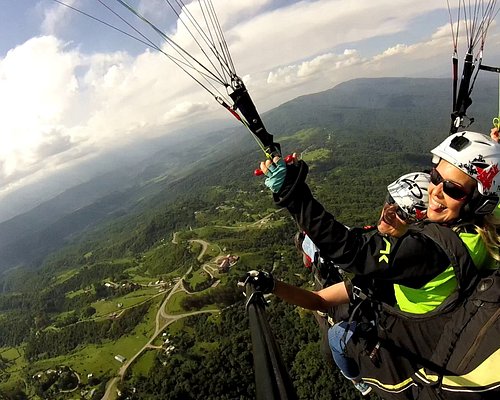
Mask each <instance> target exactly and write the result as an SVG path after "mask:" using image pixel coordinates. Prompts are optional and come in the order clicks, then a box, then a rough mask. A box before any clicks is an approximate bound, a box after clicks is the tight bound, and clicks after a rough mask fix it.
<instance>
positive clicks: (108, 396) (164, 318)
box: [102, 233, 220, 400]
mask: <svg viewBox="0 0 500 400" xmlns="http://www.w3.org/2000/svg"><path fill="white" fill-rule="evenodd" d="M174 241H175V242H174ZM190 242H197V243H199V244H201V251H200V254H199V255H198V261H201V260H202V259H203V256H204V255H205V253H206V251H207V249H208V246H209V245H210V243H208V242H206V241H205V240H201V239H193V240H190ZM172 243H176V233H174V237H173V239H172ZM192 269H193V268H192V267H190V268H189V269H188V271H187V272H186V273H185V274H184V275H183V276H182V277H181V278H180V279H179V281H178V282H177V283H176V284H175V285H174V286H173V287H172V290H170V292H169V294H168V295H167V297H165V300H164V301H163V302H162V304H161V305H160V308H159V309H158V312H157V313H156V322H155V325H156V326H155V331H154V333H153V335H152V336H151V337H150V339H149V340H148V342H147V343H146V344H145V345H144V346H143V347H142V348H141V349H140V350H139V351H138V352H137V353H135V354H134V355H133V356H132V357H130V359H128V360H127V362H126V363H125V364H123V365H122V366H121V368H120V369H119V371H118V375H117V376H115V377H114V378H112V379H111V380H110V381H108V384H107V385H106V392H105V393H104V396H103V397H102V400H115V399H116V398H117V394H116V386H117V384H118V382H119V381H121V380H122V379H123V377H124V376H125V373H126V372H127V369H128V368H129V367H130V365H132V363H133V362H134V361H135V360H136V359H137V358H138V357H139V356H140V355H141V354H142V353H143V352H144V351H145V350H146V349H148V348H158V346H154V345H153V344H152V343H153V342H154V340H155V339H156V338H157V337H158V335H159V334H160V333H161V332H163V331H164V330H165V328H167V327H168V326H169V325H170V324H171V323H173V322H175V321H177V320H179V319H181V318H185V317H189V316H192V315H197V314H204V313H220V310H219V309H212V310H203V311H192V312H188V313H183V314H167V313H166V311H165V309H166V306H167V303H168V302H169V300H170V299H171V297H172V296H173V295H174V294H175V293H177V292H179V291H181V290H182V291H185V289H184V286H183V285H182V280H183V279H184V278H185V277H186V276H187V275H189V274H190V273H191V271H192Z"/></svg>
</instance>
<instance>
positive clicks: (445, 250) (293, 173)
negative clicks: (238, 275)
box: [261, 132, 500, 388]
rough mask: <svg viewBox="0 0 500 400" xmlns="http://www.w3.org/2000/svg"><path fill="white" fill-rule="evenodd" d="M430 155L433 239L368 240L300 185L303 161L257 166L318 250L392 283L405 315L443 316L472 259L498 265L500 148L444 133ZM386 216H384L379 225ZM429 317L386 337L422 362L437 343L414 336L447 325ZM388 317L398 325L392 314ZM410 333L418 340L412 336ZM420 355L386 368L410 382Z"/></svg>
mask: <svg viewBox="0 0 500 400" xmlns="http://www.w3.org/2000/svg"><path fill="white" fill-rule="evenodd" d="M432 154H433V155H434V158H433V162H434V163H435V168H434V169H433V170H432V173H431V184H430V185H429V207H428V209H427V218H428V220H429V221H432V222H435V223H437V225H436V224H431V225H432V226H434V228H439V229H438V230H439V232H438V235H437V236H434V237H432V236H426V235H421V234H420V233H419V232H411V231H410V232H409V233H407V234H405V235H403V236H401V237H400V238H394V237H389V236H386V237H384V236H382V235H373V237H371V238H370V240H366V238H364V237H362V236H361V235H360V234H359V233H357V232H353V231H351V230H349V229H347V228H346V227H345V226H344V225H343V224H341V223H339V222H338V221H336V219H335V218H334V216H333V215H331V214H330V213H328V212H327V211H326V210H325V209H324V208H323V206H322V205H321V204H320V203H318V202H317V201H316V200H315V199H314V197H313V196H312V194H311V192H310V190H309V188H308V187H307V185H306V184H305V182H304V180H305V176H306V175H307V166H306V165H305V164H304V163H303V162H296V163H294V164H292V165H285V164H284V163H283V161H282V160H280V159H275V160H274V163H271V162H270V161H269V160H268V161H266V162H264V163H261V169H262V171H263V172H264V173H265V174H266V176H267V179H266V185H267V186H268V187H269V188H271V190H272V191H273V193H274V199H275V201H276V203H277V204H278V205H279V206H283V207H286V208H287V209H288V210H289V212H290V213H291V215H292V216H293V217H294V219H295V220H296V221H297V223H298V225H299V226H300V228H301V229H302V230H304V231H306V232H307V234H308V235H309V236H310V237H311V239H312V240H313V241H314V243H315V244H316V245H317V246H318V248H319V249H320V251H321V253H322V255H324V256H326V257H328V258H330V259H333V260H334V262H335V263H336V264H338V265H339V266H340V267H341V268H342V269H344V270H347V271H350V272H354V273H356V274H358V275H362V276H368V277H371V278H373V279H375V280H378V281H382V282H390V283H392V284H394V291H395V296H396V300H397V305H398V307H399V309H400V310H402V311H404V312H405V313H406V314H407V315H415V316H418V315H424V316H425V315H430V316H434V315H436V314H438V313H439V312H440V313H441V314H442V315H444V314H445V311H446V312H448V310H447V308H446V307H447V306H448V304H450V302H451V300H454V299H456V298H458V297H464V296H466V295H467V294H468V293H470V291H471V290H472V289H473V286H474V282H476V275H475V274H476V272H477V271H476V270H475V267H474V264H475V266H476V267H477V268H478V269H488V268H497V267H498V260H499V259H500V257H499V254H498V248H499V244H500V239H499V234H498V227H499V220H498V218H497V217H495V215H494V211H495V209H496V207H497V205H498V202H499V193H500V174H499V163H500V146H499V145H498V143H496V142H495V141H494V140H492V139H491V138H489V137H486V136H485V135H481V134H479V133H475V132H460V133H456V134H454V135H451V136H449V137H448V138H447V139H446V140H444V141H443V142H442V143H441V144H440V145H439V146H437V147H436V148H435V149H433V150H432ZM388 221H389V219H387V218H386V217H384V215H382V218H381V225H382V224H383V223H386V222H388ZM426 226H429V225H426ZM442 226H446V227H450V228H452V229H454V230H456V231H457V233H458V234H459V236H460V239H462V241H463V243H464V244H465V246H466V247H467V250H468V253H469V254H470V258H472V260H473V261H474V264H472V262H471V261H470V258H469V257H468V256H467V252H465V251H464V253H465V255H463V254H461V255H459V256H458V257H457V256H456V254H459V253H460V251H461V250H460V247H463V246H459V245H457V243H456V242H454V244H452V245H450V246H448V245H443V244H450V243H448V242H449V241H450V240H451V241H453V240H454V238H453V236H455V235H452V236H449V234H448V232H449V230H448V229H446V228H441V227H442ZM434 228H433V229H434ZM447 235H448V236H447ZM455 240H456V239H455ZM449 249H452V251H449ZM454 253H456V254H454ZM457 259H459V261H460V262H458V261H457ZM450 263H451V264H450ZM280 287H281V284H278V285H277V286H276V291H277V292H278V293H279V294H282V295H283V297H284V298H285V299H286V296H287V294H286V293H285V292H286V291H287V290H288V289H289V288H285V289H283V293H281V289H280ZM347 289H348V288H346V286H342V285H338V286H336V287H335V288H332V289H331V290H330V291H329V294H330V295H331V297H330V299H329V301H330V302H331V304H335V303H336V302H343V301H345V298H346V297H348V290H347ZM287 300H288V301H289V300H291V299H287ZM314 306H316V305H314ZM429 318H430V317H429ZM429 318H427V319H423V318H416V319H415V320H418V323H417V325H416V327H415V326H413V327H412V329H413V331H418V332H417V333H412V332H408V337H409V338H410V339H415V340H413V341H410V342H409V341H408V340H406V339H407V338H406V337H392V338H391V339H392V341H393V344H395V345H396V347H397V346H399V348H401V347H403V348H405V349H406V350H408V349H410V350H411V351H410V352H411V353H412V355H415V353H418V354H420V356H421V359H422V360H424V361H425V359H426V358H428V357H430V356H431V355H432V354H433V351H434V344H435V343H433V339H432V338H431V339H429V338H424V339H425V340H421V341H419V339H420V338H421V337H425V335H427V334H428V333H429V334H434V335H436V333H437V334H438V335H439V332H440V331H441V330H442V329H444V327H445V325H446V323H447V320H446V318H445V317H441V318H439V319H436V321H435V322H436V325H435V326H434V327H433V326H429V324H428V321H429ZM391 321H392V322H391V323H393V324H395V325H397V324H398V321H397V319H396V320H391ZM421 321H423V322H422V323H421ZM400 325H401V324H400ZM403 325H404V324H403ZM403 328H404V326H403ZM417 328H418V329H417ZM432 328H434V329H432ZM432 330H434V332H431V331H432ZM412 334H414V335H416V337H413V338H412V337H411V335H412ZM422 360H417V361H415V360H410V361H408V362H407V363H406V364H405V367H404V368H399V370H398V368H397V367H398V365H396V366H395V368H393V370H392V371H391V373H392V374H393V375H394V376H396V375H398V374H399V376H396V378H397V379H399V381H402V380H405V379H406V381H407V382H409V383H410V384H411V378H410V377H411V374H412V373H413V372H414V368H416V365H417V364H418V362H421V361H422ZM389 361H391V360H387V362H389ZM401 362H402V363H404V361H401ZM443 363H444V364H446V362H445V361H443ZM405 374H406V375H405ZM396 378H394V379H396ZM400 388H401V387H400Z"/></svg>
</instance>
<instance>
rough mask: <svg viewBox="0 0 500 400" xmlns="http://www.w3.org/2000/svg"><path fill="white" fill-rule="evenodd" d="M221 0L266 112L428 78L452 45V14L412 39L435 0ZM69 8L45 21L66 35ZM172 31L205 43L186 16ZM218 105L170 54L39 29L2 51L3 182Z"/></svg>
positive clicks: (241, 61) (493, 39)
mask: <svg viewBox="0 0 500 400" xmlns="http://www.w3.org/2000/svg"><path fill="white" fill-rule="evenodd" d="M157 1H158V0H156V1H153V2H150V1H144V0H143V1H141V3H140V7H141V11H142V12H144V13H145V14H146V15H152V14H151V13H152V12H153V11H154V9H156V7H157V6H158V5H157ZM71 3H72V4H79V5H82V4H86V3H84V2H80V3H76V2H71ZM162 3H163V2H162ZM214 5H215V8H216V10H217V14H218V16H219V19H220V21H221V24H222V27H223V30H224V32H225V34H226V39H227V42H228V45H229V47H230V50H231V54H232V56H233V60H234V62H235V64H236V68H237V72H240V73H244V74H245V76H244V78H243V79H244V81H245V83H246V84H247V86H248V88H249V90H250V93H251V94H252V97H253V98H254V100H255V103H256V106H257V108H258V109H259V110H260V111H265V110H266V109H268V108H270V107H273V106H276V105H278V104H279V103H281V102H283V101H286V100H289V99H291V98H293V97H296V96H298V95H302V94H304V93H311V92H316V91H319V90H325V89H327V88H329V87H332V86H334V85H335V84H338V83H340V82H342V81H345V80H347V79H353V78H357V77H370V76H373V77H377V76H423V75H425V73H426V72H428V71H429V70H430V69H431V68H435V67H436V65H441V64H443V65H444V64H445V63H446V62H448V60H449V55H450V54H451V45H450V41H451V36H450V33H449V25H448V24H446V21H443V22H442V24H443V25H442V26H437V27H432V29H429V30H428V32H427V36H426V39H425V41H421V42H419V41H415V42H414V43H410V42H408V41H405V40H404V39H405V32H407V31H410V30H412V29H413V25H412V24H413V23H414V19H415V18H417V17H420V18H422V17H423V16H425V15H426V13H428V12H432V11H436V10H439V9H443V8H445V4H441V2H435V1H433V0H426V1H421V2H415V1H413V0H401V1H400V2H399V3H398V7H397V10H396V9H395V7H394V2H393V1H392V0H379V1H376V2H373V1H372V0H316V1H305V0H304V1H296V2H291V3H290V4H289V5H287V6H283V7H281V8H276V7H274V8H273V7H272V6H273V2H272V1H271V0H255V1H232V0H216V1H214ZM152 6H154V7H155V8H154V9H153V8H152ZM194 6H195V4H194V3H190V5H189V7H190V9H191V8H192V7H194ZM164 8H165V5H164V4H163V9H164ZM67 11H68V10H67V9H65V8H63V9H61V8H60V7H59V6H58V7H52V6H51V7H50V9H49V11H47V12H46V13H45V18H44V21H43V27H42V28H43V30H44V31H45V32H56V29H55V28H60V26H61V24H63V23H64V19H65V13H66V12H67ZM69 11H71V10H69ZM192 12H193V13H198V12H199V11H198V10H195V9H192ZM157 17H158V18H164V16H162V15H157ZM66 19H67V18H66ZM419 28H421V27H419ZM174 38H175V40H176V41H177V42H178V43H181V44H187V43H190V44H189V45H188V46H187V47H188V48H189V49H190V50H192V51H195V50H194V49H195V45H194V44H193V40H192V38H190V37H189V34H188V33H187V32H186V29H185V28H184V27H183V26H182V25H178V32H177V33H176V34H175V35H174ZM374 38H382V39H383V41H384V43H388V44H387V45H386V46H385V48H380V44H379V45H378V47H377V48H375V47H373V48H369V51H368V50H366V48H367V47H366V46H365V47H363V43H364V41H365V40H373V39H374ZM489 39H490V40H489V43H488V44H487V48H488V50H489V49H492V50H494V51H497V50H496V49H497V48H498V47H499V46H498V38H497V36H496V34H495V32H490V38H489ZM103 40H104V39H103ZM123 40H124V41H126V40H129V39H127V38H124V39H123ZM373 43H375V42H373ZM165 48H167V47H165ZM368 53H369V54H368ZM209 88H210V89H212V87H211V86H209ZM221 92H222V93H224V89H223V88H221ZM214 110H217V112H219V114H217V115H218V116H222V115H223V113H224V112H225V111H224V110H222V109H221V107H220V106H219V105H218V104H217V103H216V102H215V101H212V99H211V98H210V95H209V94H207V93H206V92H205V91H204V90H203V89H202V88H200V87H199V86H198V85H197V84H196V83H195V82H193V81H192V80H191V79H190V78H189V77H187V76H186V75H185V74H184V73H183V72H182V71H180V69H179V68H177V67H176V66H175V65H173V64H172V63H171V62H170V61H169V60H167V59H166V58H165V56H164V55H162V54H161V53H158V52H154V51H147V50H146V51H144V52H142V53H141V54H139V55H137V56H132V55H131V54H129V53H127V52H125V51H115V52H111V53H94V54H85V53H83V52H82V51H81V49H80V47H79V44H78V43H75V44H71V45H70V44H67V43H65V42H64V41H63V40H62V39H57V38H56V36H43V37H37V38H33V39H31V40H28V41H27V42H25V43H23V44H22V45H19V46H18V47H16V48H14V49H12V50H11V51H10V52H9V53H8V54H7V55H6V56H5V58H4V59H1V60H0V123H1V124H2V125H1V127H2V128H1V129H2V130H1V132H0V135H1V136H0V139H1V141H2V146H0V176H1V177H2V181H1V183H0V189H1V187H2V185H4V187H5V185H6V184H7V183H10V184H14V183H15V182H16V181H18V180H19V179H21V178H23V179H26V178H27V177H28V176H29V175H30V174H31V173H33V172H34V171H38V172H37V173H38V174H42V173H46V172H47V171H49V170H50V169H56V168H62V167H64V166H65V165H67V164H68V163H71V162H74V160H75V159H81V158H84V157H89V156H92V155H94V154H96V153H98V152H99V151H103V150H105V149H106V148H109V147H111V146H114V145H115V144H116V143H117V142H119V143H123V142H124V141H127V140H131V139H133V138H136V137H138V136H139V135H141V136H143V135H148V134H150V132H155V133H157V132H159V131H160V130H163V131H166V130H167V129H166V128H165V129H163V128H164V127H169V128H170V127H172V126H173V124H179V123H181V122H183V121H186V120H188V121H193V122H196V119H197V118H198V117H202V116H203V117H204V118H206V116H207V115H208V114H209V113H212V112H214ZM151 134H152V133H151Z"/></svg>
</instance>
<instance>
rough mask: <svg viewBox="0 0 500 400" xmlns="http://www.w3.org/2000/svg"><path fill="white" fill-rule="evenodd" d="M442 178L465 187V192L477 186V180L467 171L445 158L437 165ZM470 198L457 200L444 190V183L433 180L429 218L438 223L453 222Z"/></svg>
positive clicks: (469, 191)
mask: <svg viewBox="0 0 500 400" xmlns="http://www.w3.org/2000/svg"><path fill="white" fill-rule="evenodd" d="M436 170H437V172H439V174H440V175H441V177H442V179H444V180H447V181H450V182H453V183H454V184H456V185H457V186H459V187H461V188H463V190H464V192H465V193H469V194H470V193H472V191H473V190H474V188H475V187H476V181H475V180H474V179H472V178H471V177H470V176H468V175H467V174H466V173H464V172H462V171H461V170H459V169H458V168H457V167H455V166H453V165H452V164H450V163H449V162H447V161H445V160H441V161H440V162H439V164H438V166H437V167H436ZM467 201H468V198H467V197H465V198H462V199H459V200H456V199H454V198H452V197H450V196H449V195H447V194H446V193H445V192H444V191H443V183H439V184H437V185H435V184H433V183H432V181H431V183H430V184H429V207H428V208H427V218H428V219H429V220H430V221H433V222H438V223H446V222H452V221H454V220H456V219H457V218H458V216H459V215H460V210H461V209H462V207H463V206H464V204H465V203H466V202H467Z"/></svg>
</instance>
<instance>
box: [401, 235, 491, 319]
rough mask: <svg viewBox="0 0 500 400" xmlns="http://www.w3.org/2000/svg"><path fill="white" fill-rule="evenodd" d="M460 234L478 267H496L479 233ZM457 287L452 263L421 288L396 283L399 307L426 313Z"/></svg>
mask: <svg viewBox="0 0 500 400" xmlns="http://www.w3.org/2000/svg"><path fill="white" fill-rule="evenodd" d="M459 236H460V239H462V241H463V242H464V244H465V246H466V247H467V250H468V251H469V254H470V256H471V258H472V261H473V262H474V265H476V267H477V268H478V269H483V268H494V266H495V263H494V262H493V261H492V258H491V257H490V256H489V254H488V251H487V250H486V246H485V245H484V242H483V241H482V239H481V237H480V235H479V234H477V233H460V234H459ZM456 289H457V279H456V277H455V271H454V270H453V267H452V266H451V265H450V266H449V267H448V268H446V270H444V271H443V272H442V273H441V274H439V275H438V276H436V277H435V278H434V279H432V280H431V281H430V282H427V283H426V284H425V285H424V286H422V287H421V288H418V289H413V288H410V287H407V286H403V285H397V284H395V285H394V293H395V295H396V302H397V307H399V309H400V310H402V311H405V312H409V313H413V314H425V313H427V312H429V311H432V310H434V309H435V308H436V307H438V306H439V305H440V304H441V303H442V302H443V301H444V300H445V299H446V298H447V297H448V296H449V295H450V294H452V293H453V292H454V291H455V290H456Z"/></svg>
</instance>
